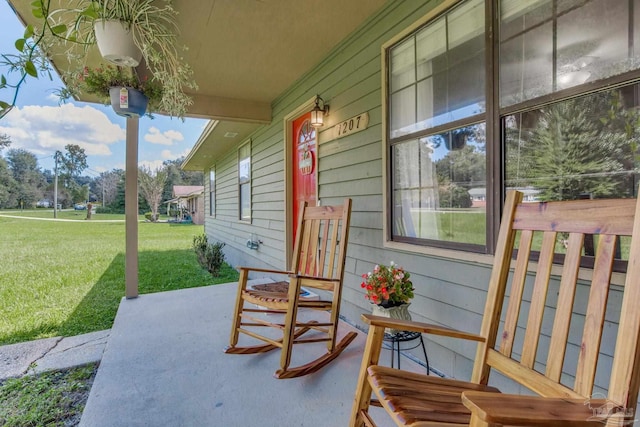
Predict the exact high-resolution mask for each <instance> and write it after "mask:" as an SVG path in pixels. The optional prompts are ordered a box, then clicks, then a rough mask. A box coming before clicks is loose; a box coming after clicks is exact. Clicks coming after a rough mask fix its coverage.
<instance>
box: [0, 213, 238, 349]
mask: <svg viewBox="0 0 640 427" xmlns="http://www.w3.org/2000/svg"><path fill="white" fill-rule="evenodd" d="M78 212H80V211H78ZM64 213H65V214H67V213H71V214H73V212H71V211H67V212H64ZM1 214H9V215H14V214H15V213H14V212H11V211H0V215H1ZM84 214H86V212H85V213H84ZM41 215H42V216H46V217H50V212H46V211H45V212H42V214H41ZM108 217H109V218H106V219H123V216H122V215H119V216H118V215H115V216H114V215H109V216H108ZM82 218H84V215H83V216H82ZM94 218H96V219H97V218H98V215H96V216H95V217H94ZM124 231H125V227H124V222H112V223H109V222H97V221H95V222H94V221H93V220H92V221H77V222H76V221H73V222H71V221H40V220H30V219H17V218H6V217H1V216H0V242H2V243H0V260H2V262H0V301H1V302H0V345H2V344H9V343H15V342H21V341H28V340H33V339H38V338H44V337H51V336H58V335H62V336H72V335H77V334H82V333H86V332H92V331H97V330H102V329H107V328H110V327H111V325H112V323H113V319H114V317H115V314H116V310H117V308H118V304H119V302H120V299H121V298H122V296H123V295H124V250H125V235H124ZM202 232H203V227H202V226H197V225H175V224H168V223H144V222H143V223H140V224H139V289H140V293H141V294H144V293H152V292H161V291H168V290H174V289H182V288H188V287H196V286H205V285H212V284H215V283H226V282H232V281H236V280H237V272H236V271H235V270H233V269H232V268H230V267H228V266H225V269H224V270H223V272H222V274H221V276H220V277H217V278H214V277H212V276H211V275H210V274H209V273H208V272H207V271H206V270H204V269H202V268H201V267H200V265H199V264H198V262H197V260H196V257H195V252H194V251H193V249H192V248H191V242H192V239H193V236H195V235H198V234H201V233H202Z"/></svg>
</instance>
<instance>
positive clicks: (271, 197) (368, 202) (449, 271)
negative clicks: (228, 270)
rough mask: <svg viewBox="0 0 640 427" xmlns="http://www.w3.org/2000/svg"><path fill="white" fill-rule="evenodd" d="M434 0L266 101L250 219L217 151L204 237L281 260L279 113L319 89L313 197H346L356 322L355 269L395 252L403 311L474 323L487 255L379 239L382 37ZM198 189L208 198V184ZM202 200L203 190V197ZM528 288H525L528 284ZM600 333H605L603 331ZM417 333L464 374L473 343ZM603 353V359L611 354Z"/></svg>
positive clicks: (231, 257)
mask: <svg viewBox="0 0 640 427" xmlns="http://www.w3.org/2000/svg"><path fill="white" fill-rule="evenodd" d="M440 3H442V2H441V1H423V2H419V1H415V2H414V1H405V2H389V3H388V4H387V6H386V7H385V8H384V9H383V10H381V11H380V12H379V13H378V14H376V15H375V16H372V17H371V18H370V19H369V20H368V21H367V22H366V23H365V24H364V25H363V26H362V27H361V28H360V29H358V30H356V31H355V32H354V33H353V34H352V35H351V37H349V38H348V39H346V40H345V41H343V42H342V43H341V44H340V45H339V46H336V48H335V49H334V51H333V52H332V53H331V54H330V55H329V56H328V57H327V58H325V59H324V60H323V61H322V62H321V63H320V64H318V66H317V67H315V68H314V69H313V70H312V71H310V72H309V73H308V74H307V75H305V76H304V77H303V78H302V79H300V80H299V81H297V82H296V83H295V84H293V85H292V86H291V87H290V88H289V89H288V90H287V91H286V92H285V93H283V94H282V95H281V96H280V97H279V98H278V99H276V100H275V101H274V102H273V104H272V109H273V120H272V122H271V124H270V125H266V126H264V127H261V128H260V129H259V130H258V131H256V132H255V133H254V134H253V135H251V137H250V143H251V163H252V177H251V191H252V221H251V223H250V224H249V223H244V222H241V221H239V220H238V170H237V151H236V150H233V151H231V152H229V153H226V154H225V155H224V156H222V157H221V158H218V159H216V162H215V167H216V181H217V184H216V198H217V200H216V216H215V218H213V217H211V216H209V215H207V217H206V219H205V230H206V233H207V235H208V236H209V238H210V239H212V240H216V241H223V242H225V243H226V246H225V249H224V250H225V254H226V257H227V261H228V262H229V263H230V264H232V265H251V266H255V267H265V268H279V269H282V268H285V266H286V259H285V256H286V255H285V253H286V251H285V214H284V212H285V205H286V203H285V191H286V190H285V189H286V185H285V172H284V170H285V164H284V162H285V159H284V144H285V135H284V121H285V118H286V116H287V115H289V114H290V113H291V112H292V111H294V110H295V109H297V108H298V107H299V106H300V105H302V104H304V103H305V102H307V101H308V100H309V99H310V98H312V97H313V96H315V95H316V94H320V95H321V96H322V97H323V98H324V99H325V100H326V101H327V103H328V104H329V105H330V108H331V109H330V115H329V116H328V117H327V120H326V125H325V126H324V127H323V128H320V131H319V137H318V197H319V200H320V201H321V203H322V205H330V204H339V203H341V202H342V200H343V199H344V198H345V197H350V198H351V199H352V200H353V210H352V219H351V228H350V234H349V245H348V250H347V260H346V268H345V280H344V290H343V299H344V303H343V306H342V309H341V314H342V315H343V316H344V317H345V319H346V320H347V321H349V322H351V323H353V324H356V325H358V326H363V325H362V324H361V321H360V315H361V314H362V313H365V312H370V311H371V308H370V304H369V302H368V301H366V300H365V298H364V293H363V292H362V289H361V287H360V283H361V275H362V273H365V272H368V271H371V270H372V269H373V267H374V265H375V264H376V263H388V262H389V261H392V260H393V261H395V262H396V263H398V264H400V265H402V266H404V267H405V269H406V270H407V271H409V272H411V274H412V279H413V283H414V286H415V288H416V289H415V298H414V299H413V300H412V302H411V307H410V311H411V313H412V316H413V318H414V319H415V320H419V321H424V322H431V323H438V324H443V325H447V326H449V327H453V328H459V329H463V330H466V331H470V332H478V331H479V329H480V323H481V320H482V314H483V311H484V302H485V298H486V289H487V283H488V280H489V276H490V273H491V266H490V265H488V264H486V263H481V262H473V261H468V260H467V261H464V259H465V257H466V256H467V254H465V253H464V252H460V253H459V257H456V258H445V257H442V256H430V255H425V254H422V253H414V252H407V251H400V250H393V249H390V248H388V247H385V246H384V235H383V206H384V200H383V193H382V189H383V168H384V167H385V165H384V164H383V159H382V152H383V147H382V132H383V129H382V123H383V120H382V111H383V110H382V104H381V103H382V100H381V97H382V88H381V84H382V83H381V81H382V76H381V57H380V55H381V46H382V45H383V44H384V43H386V42H387V41H388V40H390V39H391V38H393V37H395V36H396V35H397V34H398V33H400V32H402V31H404V30H405V29H406V28H407V27H409V26H410V25H412V24H413V23H414V22H415V21H417V20H418V19H420V18H422V17H423V16H424V15H425V14H426V13H427V12H428V11H429V10H431V9H432V8H434V7H436V6H437V5H439V4H440ZM364 112H367V113H368V114H369V125H368V128H367V129H365V130H364V131H361V132H358V133H355V134H351V135H348V136H346V137H343V138H339V139H333V138H332V136H331V135H332V132H333V128H332V126H333V125H335V124H337V123H339V122H341V121H343V120H346V119H349V118H350V117H353V116H355V115H358V114H360V113H364ZM243 142H245V141H241V143H243ZM207 187H208V183H207ZM205 194H206V196H207V198H208V197H209V189H208V188H206V189H205ZM208 203H209V201H208V199H207V201H206V206H209V205H208ZM251 234H254V235H255V236H256V237H257V238H258V239H259V240H260V241H261V244H260V245H259V248H258V249H257V250H251V249H249V248H248V247H247V246H246V242H247V240H248V238H249V236H250V235H251ZM486 259H487V260H489V257H487V258H486ZM528 292H529V295H530V293H531V291H530V290H529V291H528ZM556 292H557V283H556V284H555V288H553V286H552V289H551V290H550V293H549V294H550V295H551V296H550V298H549V300H550V301H549V304H553V302H554V301H553V298H554V297H553V296H554V295H555V293H556ZM616 295H617V296H616ZM587 297H588V289H586V287H585V286H582V287H581V289H580V290H579V291H578V298H582V299H585V300H586V298H587ZM610 299H611V300H612V301H614V302H615V301H619V300H620V297H619V292H617V291H613V292H612V296H611V297H610ZM527 311H528V307H527V306H525V307H524V308H523V312H524V315H523V316H521V318H524V319H525V320H526V313H527ZM547 311H548V313H546V316H545V322H546V323H545V325H547V326H545V331H546V332H547V333H550V327H549V326H548V324H550V322H551V321H552V317H551V316H552V314H553V309H552V307H551V306H550V307H549V308H548V310H547ZM582 316H584V314H582ZM579 317H580V313H577V314H576V318H577V319H579ZM577 323H579V321H578V322H577ZM523 327H524V326H523ZM605 328H606V329H607V330H611V331H614V330H615V329H616V325H615V323H612V322H607V325H605ZM577 332H578V329H577V328H576V327H573V326H572V335H571V340H572V341H571V342H572V344H571V346H570V347H571V348H570V350H569V355H568V358H569V357H570V356H571V353H574V354H575V352H577V351H579V348H580V343H579V339H578V338H576V336H577ZM607 336H612V335H611V334H610V333H609V331H608V332H607ZM425 338H426V340H425V342H426V347H427V352H428V355H429V361H430V364H431V366H432V367H433V368H435V369H436V370H437V371H439V372H441V373H442V374H444V375H447V376H453V377H457V378H463V379H465V378H469V376H470V374H471V370H472V360H473V358H474V356H475V351H476V345H475V344H474V343H470V342H466V341H462V340H451V339H446V338H440V337H425ZM608 339H609V338H605V342H604V343H603V347H605V346H607V342H606V341H607V340H608ZM547 344H548V342H542V343H541V348H542V351H541V352H540V354H543V355H545V357H543V358H542V359H541V361H542V363H543V362H544V359H546V351H545V349H544V348H545V346H547ZM612 351H613V348H609V349H607V350H604V351H603V352H604V353H608V354H611V353H612ZM414 353H415V355H416V358H417V359H422V357H423V356H421V352H420V350H419V349H418V350H414ZM606 357H607V356H605V358H604V361H603V362H602V363H601V365H607V364H608V365H610V364H611V362H610V360H609V362H607V361H606ZM608 357H609V359H610V356H608ZM572 370H573V371H575V366H573V367H572V366H568V367H567V375H569V376H570V373H571V371H572ZM491 382H492V383H495V384H498V385H499V386H501V387H502V388H503V391H507V392H508V391H511V392H523V390H521V389H520V387H519V386H516V385H512V384H510V383H509V381H508V380H507V379H505V378H504V377H501V376H499V375H494V376H492V381H491ZM597 384H598V387H599V388H602V389H604V388H606V387H607V386H608V383H607V378H606V377H603V376H602V375H601V376H598V378H597Z"/></svg>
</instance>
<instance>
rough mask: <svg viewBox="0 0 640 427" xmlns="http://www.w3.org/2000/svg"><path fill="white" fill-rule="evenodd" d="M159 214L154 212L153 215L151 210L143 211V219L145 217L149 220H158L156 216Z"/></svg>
mask: <svg viewBox="0 0 640 427" xmlns="http://www.w3.org/2000/svg"><path fill="white" fill-rule="evenodd" d="M159 216H160V215H158V214H156V215H155V216H154V215H153V213H152V212H145V213H144V219H146V220H147V221H151V222H156V221H158V217H159Z"/></svg>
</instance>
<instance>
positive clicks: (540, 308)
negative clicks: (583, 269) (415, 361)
mask: <svg viewBox="0 0 640 427" xmlns="http://www.w3.org/2000/svg"><path fill="white" fill-rule="evenodd" d="M635 207H636V200H635V199H621V200H598V201H593V200H577V201H571V202H563V203H561V204H558V203H542V204H539V203H530V204H528V203H523V204H520V205H519V206H518V210H517V214H516V215H515V217H514V220H513V227H512V234H513V236H509V237H515V234H516V232H518V231H520V233H519V242H518V245H517V246H516V247H517V256H516V261H515V269H514V272H513V276H512V277H513V278H512V281H511V289H510V298H509V304H508V305H507V307H506V315H505V322H504V327H503V329H502V334H501V336H500V337H501V340H500V344H499V346H498V350H493V349H489V350H488V358H487V367H494V368H496V369H497V370H499V371H502V373H503V374H506V375H507V376H509V377H511V378H512V379H514V380H516V381H518V382H520V383H521V384H523V385H525V386H527V387H529V388H530V389H532V390H533V391H535V392H537V393H539V394H541V395H545V396H548V397H564V396H573V397H575V396H584V397H588V396H590V395H591V393H592V392H593V386H594V381H595V376H596V366H597V359H598V355H599V354H600V344H601V340H602V330H603V326H604V322H605V309H606V307H607V299H608V295H609V284H610V281H611V274H612V267H613V264H614V257H615V254H616V250H615V249H616V242H617V240H618V238H619V236H630V235H631V234H632V231H633V230H632V228H633V220H634V213H635ZM534 230H536V233H534ZM561 233H563V235H564V234H566V235H567V238H566V239H559V236H561ZM537 234H542V242H541V244H540V248H539V257H538V261H537V267H536V268H535V279H534V283H533V290H532V294H531V301H530V304H529V307H528V317H527V319H526V324H525V325H524V328H522V325H520V330H522V329H524V338H523V343H522V351H521V355H520V360H519V361H518V363H519V365H520V367H518V368H516V366H515V365H514V363H513V359H510V360H511V362H507V361H506V360H505V357H499V356H498V355H496V354H492V353H494V352H496V353H497V352H499V353H500V354H501V355H502V356H506V358H512V352H513V346H514V342H515V336H516V333H517V332H518V330H519V328H518V319H519V318H520V312H521V308H522V304H523V293H524V288H525V282H526V278H527V271H528V270H529V263H530V262H529V260H530V258H531V256H530V255H531V251H532V244H533V242H534V236H536V235H537ZM591 234H597V235H598V239H597V249H596V254H595V260H594V266H593V272H592V278H591V284H590V290H589V297H588V302H587V306H586V313H585V322H584V327H583V331H582V339H581V351H580V352H579V353H578V358H577V361H574V362H575V363H576V365H577V368H576V372H575V380H574V384H573V387H571V388H569V387H568V386H565V385H562V384H561V381H560V380H561V376H562V368H563V366H564V363H565V357H566V354H567V343H568V341H569V327H570V324H571V320H572V313H573V312H575V304H574V303H575V295H576V290H577V284H578V271H579V267H580V259H581V256H582V250H583V244H584V241H585V236H586V235H591ZM558 240H561V242H560V243H558ZM556 245H563V246H566V253H565V255H564V262H563V266H562V275H561V279H560V284H559V289H558V303H557V305H556V309H555V316H554V320H553V326H552V329H551V335H550V341H549V348H548V354H547V357H546V367H545V370H544V374H543V375H544V377H546V379H544V380H542V379H541V378H539V377H538V375H533V376H532V375H530V374H529V373H528V370H533V368H534V365H535V363H536V361H538V362H539V359H538V357H539V354H538V344H539V342H540V336H541V331H542V322H543V315H544V313H545V306H546V305H547V299H548V291H549V283H550V278H551V271H552V266H553V263H554V259H555V258H554V257H555V255H556V253H557V252H558V251H557V250H556ZM522 368H526V369H522ZM553 383H555V384H556V385H553ZM569 390H571V391H573V392H574V393H571V392H570V391H569Z"/></svg>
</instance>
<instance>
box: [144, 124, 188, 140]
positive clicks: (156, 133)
mask: <svg viewBox="0 0 640 427" xmlns="http://www.w3.org/2000/svg"><path fill="white" fill-rule="evenodd" d="M144 140H145V141H147V142H150V143H152V144H158V145H173V144H174V142H176V141H182V140H184V136H182V133H180V132H178V131H177V130H168V131H166V132H160V129H158V128H157V127H154V126H152V127H150V128H149V132H148V133H146V134H145V136H144Z"/></svg>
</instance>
